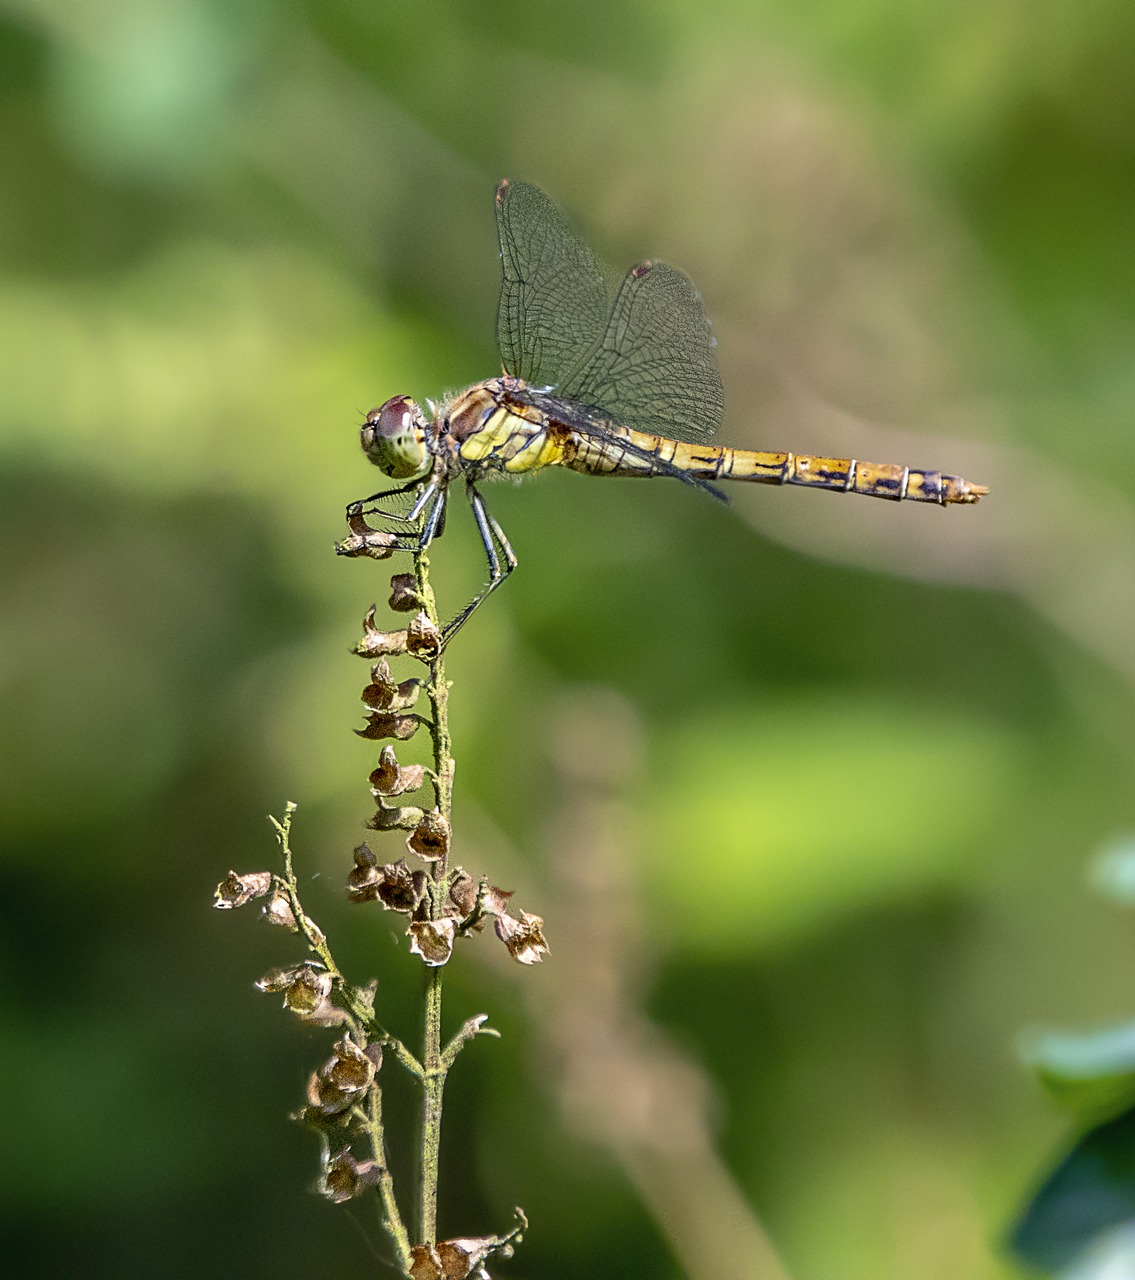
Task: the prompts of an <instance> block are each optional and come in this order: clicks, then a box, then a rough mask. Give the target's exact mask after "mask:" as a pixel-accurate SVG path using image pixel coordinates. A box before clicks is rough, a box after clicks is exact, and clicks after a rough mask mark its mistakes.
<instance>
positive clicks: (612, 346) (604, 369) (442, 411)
mask: <svg viewBox="0 0 1135 1280" xmlns="http://www.w3.org/2000/svg"><path fill="white" fill-rule="evenodd" d="M496 222H497V234H498V237H499V241H500V258H501V290H500V301H499V305H498V309H497V342H498V346H499V348H500V357H501V365H502V373H501V374H500V376H499V377H495V378H489V379H488V380H486V381H484V382H478V383H475V384H474V385H473V386H471V387H466V388H465V389H464V390H462V391H458V392H456V393H453V394H450V395H447V396H445V397H444V398H443V399H442V400H440V401H439V402H436V403H435V402H433V401H427V402H426V404H427V409H428V411H427V410H423V409H422V407H421V406H419V405H418V404H417V403H416V402H415V401H414V400H412V399H411V398H410V397H409V396H405V395H399V396H393V397H391V399H389V400H387V401H386V403H385V404H383V405H381V406H379V407H378V408H376V409H372V410H371V411H370V412H369V413H368V414H367V415H366V420H365V421H364V423H363V425H362V428H361V441H362V447H363V450H364V452H365V453H366V455H367V457H368V458H369V459H370V461H371V462H373V463H374V464H375V465H376V466H377V467H378V468H379V470H380V471H382V472H383V473H384V474H385V475H386V476H387V477H388V478H390V479H392V480H399V481H402V482H403V483H402V484H401V485H399V486H398V487H396V488H392V489H387V490H385V491H384V492H381V493H377V494H372V495H371V496H370V497H369V498H364V499H361V500H360V501H357V502H353V503H351V504H350V506H348V508H347V516H348V521H349V522H350V527H351V528H352V530H353V531H354V532H353V536H352V537H351V538H348V539H346V540H345V541H344V542H342V543H340V544H339V548H338V549H339V551H340V552H341V553H342V554H344V555H359V554H371V555H385V554H388V553H391V552H393V551H395V550H403V551H424V550H425V549H426V548H427V547H428V546H429V545H430V544H431V543H432V542H433V540H434V539H435V538H436V537H438V536H440V534H441V533H442V532H443V530H444V528H445V513H446V505H447V501H448V497H449V492H450V488H451V486H453V485H454V484H455V482H457V481H458V480H461V481H464V486H465V494H466V497H467V499H468V502H469V505H470V507H471V508H472V512H473V517H474V520H475V521H476V525H477V530H478V533H479V534H480V538H481V543H482V545H483V547H484V551H485V556H486V559H487V561H488V570H489V580H488V582H487V584H486V585H485V586H484V587H483V588H482V590H481V591H480V592H479V593H478V594H477V595H476V596H475V597H474V598H473V599H472V600H471V601H470V602H469V603H468V604H467V605H466V606H465V608H464V609H463V610H462V611H461V612H460V613H459V614H458V615H457V616H456V617H454V618H453V619H452V620H451V621H450V622H448V623H447V624H446V626H445V627H444V628H443V630H442V633H441V644H442V645H443V646H444V645H445V644H446V643H448V641H449V640H450V639H452V637H453V636H454V635H455V634H456V632H457V631H458V630H459V629H460V628H461V626H462V625H463V624H464V623H465V622H467V621H468V619H469V618H470V616H471V615H472V614H473V612H474V610H476V609H477V608H478V606H479V605H481V604H482V603H483V602H484V601H485V600H486V599H487V598H488V596H489V595H491V594H492V592H493V591H495V590H496V589H497V587H499V586H500V585H501V583H502V582H504V580H505V579H506V578H507V577H508V575H509V574H510V573H511V572H512V571H513V570H514V569H515V568H516V566H517V558H516V555H515V553H514V552H513V549H512V547H511V545H510V543H509V541H508V539H507V538H506V537H505V534H504V532H503V530H502V529H501V527H500V525H499V524H498V523H497V521H496V520H495V519H494V518H493V516H492V515H491V514H490V512H489V510H488V508H487V507H486V506H485V502H484V499H483V497H482V496H481V484H482V482H483V481H487V480H490V479H492V478H496V477H507V476H511V477H514V478H517V477H522V476H527V475H530V474H532V473H534V472H537V471H541V470H543V469H544V468H545V467H567V468H569V469H570V470H572V471H579V472H583V473H585V474H587V475H596V476H628V477H639V478H653V477H658V476H663V477H670V478H672V479H675V480H679V481H682V482H683V483H685V484H687V485H690V486H691V487H693V488H695V489H700V490H702V491H704V492H705V493H708V494H710V495H711V496H712V497H715V498H718V499H720V500H722V501H727V499H726V496H725V494H724V493H722V491H721V490H720V489H719V488H718V484H719V482H721V481H725V480H741V481H750V482H754V483H757V484H779V485H784V484H789V485H803V486H806V487H808V488H815V489H830V490H834V491H836V492H839V493H861V494H866V495H868V496H869V497H874V498H887V499H890V500H891V501H895V502H899V501H902V500H904V499H909V500H913V501H915V502H932V503H936V504H938V505H939V506H950V505H952V504H955V503H973V502H977V501H978V499H979V498H982V497H984V496H985V495H986V494H987V493H988V492H989V490H988V489H987V488H986V487H985V486H984V485H979V484H971V483H970V482H969V481H968V480H963V479H962V478H961V477H960V476H955V475H946V474H943V473H942V472H939V471H927V470H918V469H915V468H912V467H906V466H901V465H897V464H893V463H882V464H881V463H874V462H863V461H858V460H856V459H854V458H820V457H814V456H812V455H810V454H803V453H791V452H786V451H779V452H767V451H763V450H752V449H737V448H732V447H731V446H729V445H722V444H714V443H711V441H712V439H713V436H714V434H715V432H716V431H717V428H718V426H719V424H720V422H721V419H722V416H723V413H724V395H723V391H722V384H721V375H720V373H719V372H718V367H717V357H716V350H715V348H716V340H715V338H714V336H713V333H712V330H711V328H710V325H709V322H708V320H707V319H706V316H705V312H704V310H703V308H702V300H701V295H700V294H699V293H698V292H697V291H696V290H695V289H694V287H693V285H692V283H691V282H690V280H689V278H688V277H687V276H686V275H684V274H683V273H682V272H681V271H679V270H677V269H676V268H674V267H671V266H668V265H667V264H666V263H664V262H660V261H658V260H656V259H647V260H646V261H643V262H639V263H637V264H636V265H635V266H632V267H631V268H630V269H629V270H628V271H627V273H626V275H625V276H623V278H622V280H621V282H619V283H618V284H617V285H616V286H610V285H609V284H608V280H607V278H606V277H605V275H604V273H603V271H602V270H601V269H600V267H599V264H598V262H597V261H596V259H595V258H594V256H593V255H592V253H591V250H590V249H589V248H588V247H587V245H586V244H585V243H584V242H583V240H581V239H580V238H579V236H577V235H576V234H575V232H574V231H573V230H572V229H571V228H570V227H569V225H568V223H567V221H566V219H565V218H564V216H563V214H562V213H561V212H560V211H559V209H557V207H556V206H555V204H553V202H552V201H551V199H549V197H548V196H547V195H546V194H545V193H544V192H543V191H542V190H541V189H540V188H539V187H537V186H534V185H533V184H531V183H527V182H521V181H517V180H509V179H505V180H504V181H503V182H501V183H500V184H499V185H498V186H497V189H496ZM375 516H377V517H379V518H380V520H381V522H382V524H383V526H385V527H382V528H378V529H376V528H375V527H374V526H373V525H371V524H369V523H368V522H367V521H368V518H369V517H375Z"/></svg>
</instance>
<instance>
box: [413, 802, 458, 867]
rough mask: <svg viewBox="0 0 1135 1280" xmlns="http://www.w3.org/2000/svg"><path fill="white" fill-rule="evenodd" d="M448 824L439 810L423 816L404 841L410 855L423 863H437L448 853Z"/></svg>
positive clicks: (433, 810) (432, 810)
mask: <svg viewBox="0 0 1135 1280" xmlns="http://www.w3.org/2000/svg"><path fill="white" fill-rule="evenodd" d="M449 835H450V832H449V823H448V822H447V821H446V820H445V817H444V816H443V814H442V812H441V810H440V809H431V810H430V812H429V813H427V814H424V815H423V817H422V820H421V822H419V823H418V825H417V826H416V827H415V828H414V832H413V834H412V835H411V836H410V838H409V839H408V840H407V841H406V843H407V844H408V845H409V847H410V851H411V852H412V853H416V854H417V855H418V857H419V858H421V859H422V861H423V862H437V861H438V860H439V859H441V858H444V857H445V855H446V854H447V853H448V852H449Z"/></svg>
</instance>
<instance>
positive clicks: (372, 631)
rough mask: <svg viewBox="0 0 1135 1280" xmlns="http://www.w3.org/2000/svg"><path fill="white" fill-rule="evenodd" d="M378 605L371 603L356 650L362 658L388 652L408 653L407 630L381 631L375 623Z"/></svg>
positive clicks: (378, 655)
mask: <svg viewBox="0 0 1135 1280" xmlns="http://www.w3.org/2000/svg"><path fill="white" fill-rule="evenodd" d="M377 607H378V606H377V605H373V604H372V605H371V607H370V608H369V609H368V610H367V613H366V617H365V618H364V619H363V636H362V639H361V640H360V641H359V642H358V644H357V645H355V652H356V653H357V654H358V655H359V656H360V657H362V658H380V657H383V656H384V655H386V654H395V653H407V652H408V651H409V650H408V639H407V633H406V632H405V631H380V630H379V628H378V627H376V626H375V625H374V613H375V609H376V608H377Z"/></svg>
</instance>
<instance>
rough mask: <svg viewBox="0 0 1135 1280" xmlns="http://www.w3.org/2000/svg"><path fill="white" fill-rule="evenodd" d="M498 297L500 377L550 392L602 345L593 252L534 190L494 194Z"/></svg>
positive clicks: (601, 304)
mask: <svg viewBox="0 0 1135 1280" xmlns="http://www.w3.org/2000/svg"><path fill="white" fill-rule="evenodd" d="M497 233H498V235H499V237H500V250H501V296H500V306H499V308H498V311H497V343H498V345H499V347H500V354H501V361H502V362H503V364H504V368H505V372H506V373H511V374H514V375H515V376H516V377H518V378H523V379H524V381H525V382H527V383H530V384H531V385H532V386H547V385H554V384H556V383H558V382H559V381H560V379H561V378H563V377H564V376H565V375H566V374H567V373H569V372H570V371H571V370H572V369H574V368H575V367H576V366H577V365H579V364H580V363H581V361H582V360H583V359H584V358H585V357H586V355H587V353H588V352H590V351H591V350H592V349H593V348H594V347H595V345H596V343H598V342H599V339H600V338H601V337H602V335H603V329H604V326H605V325H606V323H607V312H608V307H609V304H608V300H607V287H606V285H605V284H604V283H603V276H602V274H601V272H600V271H599V267H598V266H597V265H596V262H595V258H594V257H593V256H592V253H591V250H590V249H589V248H588V247H587V246H586V245H585V244H584V243H583V241H582V240H580V239H579V237H578V236H576V235H575V234H574V232H572V231H571V230H570V228H569V227H568V225H567V223H566V222H565V221H564V218H563V215H562V214H561V213H560V211H559V210H558V209H557V208H556V206H555V205H554V204H553V203H552V202H551V200H549V199H548V197H547V196H546V195H545V194H544V193H543V192H542V191H541V190H540V188H539V187H533V186H531V185H530V184H529V183H527V182H515V181H508V180H506V181H504V182H502V183H501V184H500V185H499V186H498V187H497Z"/></svg>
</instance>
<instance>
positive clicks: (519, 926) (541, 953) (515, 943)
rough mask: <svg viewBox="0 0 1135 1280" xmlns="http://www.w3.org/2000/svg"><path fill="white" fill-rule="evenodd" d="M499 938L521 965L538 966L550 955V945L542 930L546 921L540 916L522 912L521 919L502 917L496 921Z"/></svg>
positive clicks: (498, 917)
mask: <svg viewBox="0 0 1135 1280" xmlns="http://www.w3.org/2000/svg"><path fill="white" fill-rule="evenodd" d="M495 927H496V931H497V937H498V938H500V940H501V941H502V942H503V943H504V945H505V946H506V947H507V948H508V953H509V955H510V956H512V958H513V959H514V960H518V961H519V962H520V963H521V964H538V963H539V962H540V961H541V960H543V958H544V957H545V956H546V955H547V954H548V944H547V942H546V941H545V940H544V935H543V933H542V932H541V929H542V928H543V927H544V921H543V920H542V919H541V918H540V917H539V916H534V915H530V914H529V913H528V912H527V911H521V913H520V919H519V920H518V919H516V918H515V917H513V916H509V915H500V916H497V919H496V926H495Z"/></svg>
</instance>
